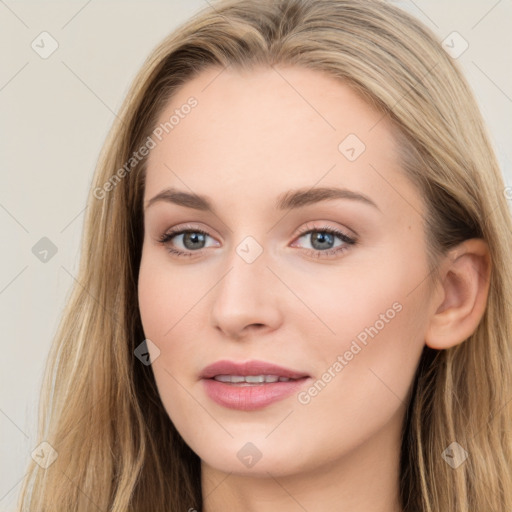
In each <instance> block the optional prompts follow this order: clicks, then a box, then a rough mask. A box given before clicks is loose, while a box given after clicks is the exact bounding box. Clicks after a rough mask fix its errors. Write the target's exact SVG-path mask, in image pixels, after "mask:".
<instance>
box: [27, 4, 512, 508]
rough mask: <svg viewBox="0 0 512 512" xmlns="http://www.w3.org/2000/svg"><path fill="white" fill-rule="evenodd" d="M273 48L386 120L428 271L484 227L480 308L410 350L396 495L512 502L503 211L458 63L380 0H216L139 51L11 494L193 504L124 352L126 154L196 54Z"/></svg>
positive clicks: (246, 55) (133, 286) (196, 471)
mask: <svg viewBox="0 0 512 512" xmlns="http://www.w3.org/2000/svg"><path fill="white" fill-rule="evenodd" d="M277 64H286V65H296V66H302V67H305V68H310V69H316V70H318V71H321V72H325V73H328V74H329V75H331V76H333V77H337V78H339V79H340V80H341V81H343V82H344V83H346V84H348V85H350V86H351V87H353V88H354V90H356V91H357V92H358V93H359V94H361V95H362V96H363V97H364V98H365V99H366V100H367V101H368V102H370V103H371V104H372V105H374V106H375V107H376V108H378V109H380V111H381V112H382V115H383V116H384V115H385V116H387V117H388V118H389V119H390V120H391V121H392V123H393V126H395V127H396V132H397V133H396V136H397V137H398V139H399V141H400V144H399V145H400V150H401V155H400V157H401V160H402V164H403V169H404V172H405V173H406V174H407V175H408V176H409V177H410V178H411V180H412V181H413V182H414V183H415V184H416V185H417V187H418V190H419V192H420V193H421V194H422V195H423V197H424V198H425V200H426V203H427V206H428V208H427V210H428V215H427V218H426V219H425V225H426V234H427V237H428V240H429V253H430V254H429V256H430V261H431V264H432V268H431V270H432V276H433V277H435V276H436V266H435V261H436V257H438V256H440V255H442V254H443V253H444V252H445V251H446V250H447V249H449V248H450V247H453V246H454V245H456V244H458V243H460V242H462V241H463V240H466V239H469V238H473V237H479V238H483V239H484V240H486V241H487V243H488V245H489V248H490V252H491V259H492V273H491V285H490V291H489V296H488V302H487V308H486V311H485V314H484V317H483V318H482V321H481V322H480V324H479V326H478V328H477V329H476V331H475V332H474V334H473V335H472V336H470V337H469V338H468V339H467V340H465V341H464V342H463V343H461V344H460V345H458V346H455V347H454V348H451V349H448V350H439V351H438V350H433V349H430V348H428V347H425V349H424V352H423V355H422V357H421V360H420V363H419V366H418V369H417V373H416V377H415V380H414V383H413V386H412V393H411V399H410V402H409V406H408V410H407V414H406V418H405V421H404V426H403V443H402V451H401V458H400V468H401V474H400V476H401V480H400V495H401V501H402V507H403V510H404V512H448V511H450V512H451V511H457V512H469V511H479V512H480V511H482V512H483V511H484V510H485V511H491V510H492V511H495V512H505V511H510V510H512V450H511V447H512V443H511V434H510V432H511V428H512V412H511V404H512V402H510V400H511V398H512V382H511V379H512V353H511V347H512V343H511V341H512V332H511V331H512V273H511V269H512V246H511V233H512V222H511V216H510V211H509V209H508V204H507V201H506V198H505V195H504V193H503V191H504V183H503V179H502V176H501V173H500V169H499V166H498V164H497V161H496V157H495V155H494V152H493V149H492V147H491V145H490V142H489V137H488V135H487V133H486V131H485V127H484V122H483V120H482V117H481V114H480V112H479V109H478V107H477V105H476V102H475V100H474V98H473V95H472V93H471V91H470V89H469V87H468V85H467V83H466V81H465V79H464V78H463V76H462V74H461V72H460V70H459V68H458V66H457V65H456V63H454V61H453V60H452V59H451V57H450V56H449V55H447V54H446V52H445V51H444V50H443V48H442V46H441V44H440V43H439V42H438V41H437V40H436V38H435V36H434V35H433V34H432V33H431V32H430V31H429V30H427V29H426V28H425V27H424V26H422V24H421V23H420V22H418V21H417V20H416V19H415V18H413V17H412V16H410V15H408V14H407V13H405V12H404V11H402V10H400V9H398V8H396V7H394V6H391V5H388V4H387V3H384V2H382V1H380V0H225V1H221V2H217V3H215V4H213V6H212V7H209V8H207V9H204V10H203V11H201V12H200V13H198V14H197V15H196V16H195V17H194V18H192V19H191V20H190V21H189V22H187V23H186V24H184V25H183V26H181V27H180V28H179V29H178V30H176V31H175V32H174V33H172V34H171V35H170V36H169V37H167V38H166V39H165V40H164V41H163V42H162V43H161V44H160V45H159V46H158V47H157V48H156V49H155V50H154V51H153V52H152V54H151V55H150V56H149V58H148V59H147V60H146V62H145V64H144V66H143V67H142V69H141V71H140V72H139V74H138V75H137V77H136V78H135V80H134V83H133V85H132V87H131V89H130V91H129V93H128V95H127V97H126V99H125V101H124V103H123V105H122V108H121V110H120V112H119V117H120V119H121V121H116V122H115V124H114V126H113V127H112V129H111V131H110V133H109V136H108V138H107V141H106V143H105V145H104V148H103V150H102V153H101V155H100V159H99V162H98V166H97V169H96V173H95V175H94V183H93V185H92V187H91V192H90V196H89V200H88V201H89V202H88V209H87V217H86V224H85V229H84V236H83V239H82V245H81V256H80V258H81V259H80V268H79V273H78V277H77V283H76V284H75V285H74V288H73V290H72V293H71V295H70V299H69V303H68V304H67V308H66V310H65V312H64V315H63V318H62V321H61V323H60V325H59V328H58V331H57V333H56V336H55V340H54V344H53V346H52V350H51V354H50V356H49V360H48V365H47V370H46V374H45V383H44V389H43V391H42V395H41V403H40V412H39V437H40V440H41V441H43V440H44V441H47V442H48V443H50V444H51V446H52V447H53V448H54V449H55V450H56V451H57V453H58V456H57V458H56V460H55V461H54V462H53V463H52V464H51V465H50V466H49V467H48V468H47V469H42V468H41V467H40V466H39V465H37V464H36V463H35V462H31V465H30V467H29V475H28V477H27V479H26V480H25V482H24V485H23V489H22V493H21V497H20V502H19V510H20V511H21V510H23V511H24V510H31V511H34V510H37V511H39V512H47V511H50V510H56V509H58V510H73V511H75V512H83V511H90V510H96V507H97V508H98V509H100V510H105V511H107V510H108V511H111V512H126V511H141V510H151V511H152V512H164V511H165V512H168V511H178V510H180V511H182V510H188V509H190V508H195V509H197V510H201V507H202V497H201V484H200V459H199V457H198V456H197V455H196V454H195V453H194V452H192V450H191V449H190V448H189V447H188V446H187V445H186V444H185V442H184V441H183V439H182V438H181V436H180V435H179V433H178V432H177V431H176V429H175V428H174V426H173V424H172V422H171V420H170V419H169V417H168V415H167V413H166V411H165V409H164V407H163V405H162V403H161V401H160V398H159V395H158V391H157V388H156V385H155V381H154V378H153V374H152V371H151V367H150V366H145V365H144V364H141V362H140V361H139V360H138V359H137V358H136V357H134V350H135V348H136V347H137V346H138V345H139V344H140V343H141V342H142V341H143V340H144V333H143V330H142V326H141V321H140V316H139V311H138V302H137V278H138V268H139V263H140V257H141V248H142V240H143V210H142V198H143V191H144V174H145V162H146V159H145V158H142V159H141V160H140V162H137V163H136V164H134V165H133V166H132V167H130V168H127V167H126V162H128V161H130V158H132V156H133V154H134V152H135V151H137V150H138V148H140V147H141V146H142V145H143V144H144V141H146V140H147V137H148V136H149V135H150V134H151V132H152V130H153V129H154V127H155V123H156V120H157V118H158V115H159V114H160V113H161V111H162V109H163V108H164V106H165V105H166V104H167V103H168V101H169V99H170V98H171V97H172V95H173V93H175V92H176V90H177V89H178V88H179V87H180V86H181V85H183V84H184V83H185V82H187V81H188V80H190V79H191V78H192V77H194V76H195V75H196V74H197V73H199V72H200V71H201V70H203V69H205V68H206V67H209V66H219V69H221V68H222V67H227V66H231V67H233V68H235V69H240V68H244V69H251V68H252V67H253V66H255V65H264V66H273V65H277ZM199 108H200V106H199ZM123 166H124V168H125V172H118V171H119V169H121V168H123ZM114 178H115V182H114ZM107 183H110V185H108V186H106V184H107ZM100 190H101V194H99V193H98V191H100ZM452 442H457V443H459V444H460V445H461V446H462V447H463V448H464V449H465V450H466V451H467V452H468V454H469V456H468V458H467V460H466V461H465V462H464V463H463V464H461V465H460V466H459V467H457V468H456V469H455V468H452V467H451V466H450V465H449V464H447V463H446V462H445V460H444V459H443V457H442V453H443V451H444V450H445V449H446V448H447V447H448V446H449V445H450V444H451V443H452Z"/></svg>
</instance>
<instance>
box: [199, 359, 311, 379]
mask: <svg viewBox="0 0 512 512" xmlns="http://www.w3.org/2000/svg"><path fill="white" fill-rule="evenodd" d="M221 375H224V376H239V377H246V376H262V375H268V376H274V377H278V378H288V379H293V380H296V379H302V378H304V377H309V375H308V374H307V373H304V372H301V371H297V370H292V369H290V368H285V367H283V366H279V365H276V364H273V363H267V362H265V361H256V360H253V361H245V362H235V361H228V360H222V361H217V362H215V363H213V364H211V365H209V366H207V367H206V368H204V369H203V371H202V372H201V374H200V378H202V379H212V378H214V377H217V376H221Z"/></svg>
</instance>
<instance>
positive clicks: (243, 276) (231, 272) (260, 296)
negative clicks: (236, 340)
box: [212, 236, 279, 336]
mask: <svg viewBox="0 0 512 512" xmlns="http://www.w3.org/2000/svg"><path fill="white" fill-rule="evenodd" d="M267 264H268V251H267V250H265V249H264V248H263V246H262V244H260V243H259V242H258V241H257V240H256V239H255V238H254V237H252V236H246V237H245V238H243V239H242V241H241V242H240V243H238V244H237V245H235V246H234V247H233V248H232V251H231V254H230V256H229V258H228V260H227V264H226V266H227V272H225V273H223V274H224V277H223V278H222V279H221V281H220V282H219V283H218V285H217V286H216V292H215V294H214V303H213V308H212V316H213V323H214V324H215V325H217V326H218V327H219V328H221V330H223V331H225V332H226V333H228V332H229V333H230V334H231V335H233V336H238V334H239V333H241V331H242V330H243V329H244V327H246V326H248V325H251V324H258V325H260V324H261V325H266V326H272V327H275V323H276V321H277V319H278V317H279V311H278V305H277V304H276V303H275V294H274V293H273V286H274V285H273V284H272V282H271V281H272V280H275V276H274V275H273V274H272V272H270V271H269V269H268V268H267Z"/></svg>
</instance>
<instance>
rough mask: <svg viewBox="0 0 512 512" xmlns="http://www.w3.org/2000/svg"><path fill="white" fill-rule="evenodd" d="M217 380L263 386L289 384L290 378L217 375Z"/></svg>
mask: <svg viewBox="0 0 512 512" xmlns="http://www.w3.org/2000/svg"><path fill="white" fill-rule="evenodd" d="M214 379H215V380H218V381H219V382H229V383H232V384H237V383H240V382H247V383H248V384H262V383H267V382H277V381H279V382H288V381H289V380H293V379H289V378H288V377H279V376H278V375H247V376H243V375H216V376H215V377H214Z"/></svg>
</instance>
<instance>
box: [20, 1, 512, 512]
mask: <svg viewBox="0 0 512 512" xmlns="http://www.w3.org/2000/svg"><path fill="white" fill-rule="evenodd" d="M119 117H120V118H121V120H122V121H120V122H118V123H116V124H115V125H114V127H113V128H112V131H111V133H110V135H109V137H108V140H107V142H106V144H105V147H104V150H103V153H102V156H101V159H100V163H99V165H98V168H97V170H96V174H95V177H94V184H93V186H92V188H91V195H90V202H89V208H88V210H87V212H88V213H87V215H88V216H87V221H86V229H85V233H84V238H83V243H82V254H81V267H80V274H79V278H78V282H79V284H78V285H77V286H76V287H75V288H74V290H73V295H72V298H71V300H70V302H69V305H68V308H67V310H66V312H65V315H64V318H63V320H62V323H61V326H60V328H59V331H58V333H57V336H56V340H55V345H54V349H53V352H52V354H51V356H50V360H49V365H48V371H47V378H46V386H45V389H44V394H43V397H42V398H43V399H42V404H41V427H40V428H41V430H40V436H41V442H45V443H47V444H45V445H44V447H45V449H44V450H43V452H44V454H45V457H46V458H47V463H46V464H41V463H40V464H37V463H36V462H34V463H33V464H32V466H31V468H30V469H31V471H30V475H29V478H28V479H27V481H26V482H25V484H24V488H23V492H22V497H21V499H20V505H19V510H31V511H32V510H38V511H40V512H43V511H49V510H73V511H91V510H101V511H112V512H121V511H122V512H124V511H127V510H129V511H145V510H147V511H152V512H164V511H190V512H192V511H194V510H196V511H199V510H203V511H205V512H217V511H220V510H251V511H254V512H256V511H257V512H266V511H273V510H281V511H295V510H307V511H309V512H313V511H321V510H350V511H352V512H363V511H364V512H396V511H400V512H434V511H435V512H440V511H443V512H444V511H457V512H469V511H484V510H485V511H486V512H491V511H493V512H505V511H510V510H511V509H512V449H511V448H512V444H511V420H512V417H511V416H512V411H511V399H512V383H511V379H512V354H511V348H512V343H511V342H512V333H511V330H512V274H511V269H512V246H511V236H510V233H511V231H512V223H511V218H510V212H509V209H508V205H507V202H506V198H505V195H504V193H503V191H504V184H503V180H502V177H501V174H500V169H499V167H498V165H497V162H496V158H495V155H494V154H493V150H492V148H491V146H490V143H489V140H488V136H487V134H486V131H485V128H484V123H483V121H482V118H481V115H480V113H479V110H478V108H477V105H476V103H475V100H474V98H473V96H472V94H471V92H470V90H469V88H468V86H467V83H466V81H465V79H464V78H463V76H462V75H461V72H460V70H459V69H458V67H457V66H456V64H455V63H454V61H453V60H452V58H451V57H450V55H448V54H447V53H446V52H445V51H444V50H443V48H442V46H441V44H440V43H439V42H438V41H437V40H436V38H435V37H434V36H433V35H432V34H431V33H430V32H429V31H428V30H427V29H426V28H425V27H423V26H422V25H421V24H420V23H419V22H418V21H417V20H415V19H414V18H412V17H411V16H409V15H408V14H406V13H404V12H403V11H401V10H399V9H398V8H396V7H393V6H390V5H388V4H386V3H384V2H380V1H374V0H364V1H362V0H315V1H312V0H278V1H261V0H257V1H256V0H226V1H223V2H220V3H217V4H215V5H214V6H212V7H211V8H208V9H206V10H205V11H203V12H201V13H200V14H198V15H197V16H196V17H194V19H192V20H191V21H190V22H188V23H187V24H185V25H184V26H182V27H181V28H180V29H179V30H177V31H176V32H175V33H173V34H172V35H170V36H169V37H168V38H167V39H166V40H165V41H164V42H163V43H162V44H161V45H160V46H159V47H158V48H157V49H156V50H155V51H154V52H153V54H152V55H151V56H150V57H149V59H148V60H147V62H146V63H145V65H144V67H143V69H142V70H141V71H140V73H139V75H138V76H137V78H136V79H135V82H134V84H133V86H132V88H131V90H130V92H129V94H128V97H127V99H126V101H125V103H124V105H123V107H122V109H121V112H120V113H119Z"/></svg>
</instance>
